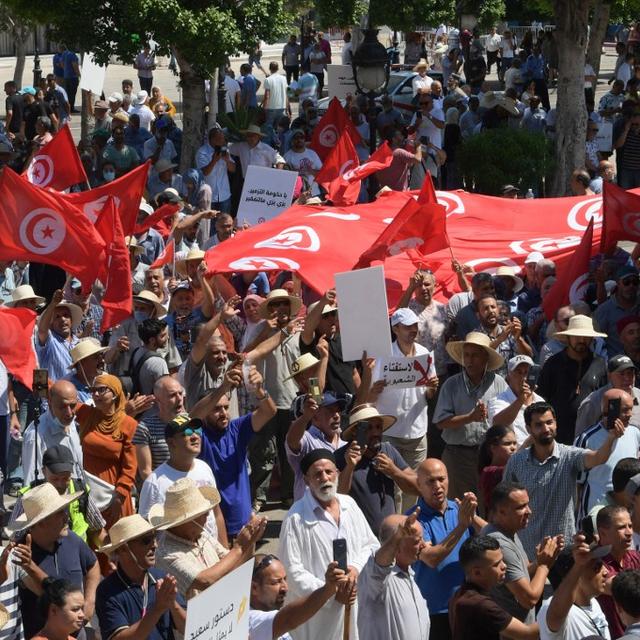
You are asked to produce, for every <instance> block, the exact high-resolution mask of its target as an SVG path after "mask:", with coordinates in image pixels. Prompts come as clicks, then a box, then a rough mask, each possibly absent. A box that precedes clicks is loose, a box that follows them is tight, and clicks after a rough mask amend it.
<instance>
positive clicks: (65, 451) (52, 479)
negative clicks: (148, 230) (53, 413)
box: [8, 444, 106, 543]
mask: <svg viewBox="0 0 640 640" xmlns="http://www.w3.org/2000/svg"><path fill="white" fill-rule="evenodd" d="M42 468H43V469H42V470H43V474H44V477H43V478H40V479H38V480H37V481H34V482H32V483H31V484H30V485H28V486H26V487H23V488H22V489H21V490H20V491H19V492H18V499H17V500H16V503H15V505H14V507H13V511H12V512H11V518H10V520H9V525H8V527H9V528H11V525H12V524H13V523H14V522H15V520H16V519H17V518H18V516H20V515H21V514H22V513H23V511H24V509H23V507H22V496H24V494H25V493H27V492H28V491H30V490H31V489H32V488H33V487H34V486H36V485H38V484H42V483H44V482H49V483H51V484H52V485H53V486H54V487H55V488H56V489H57V490H58V493H59V494H60V495H64V494H66V493H70V494H71V493H74V492H76V491H82V490H83V489H84V494H83V495H81V496H80V497H79V498H78V499H77V500H74V501H73V502H72V503H71V504H70V505H69V507H68V512H69V527H70V529H71V530H72V531H73V532H74V533H75V534H76V535H78V536H80V537H81V538H82V539H83V540H84V541H85V542H88V538H90V539H91V540H92V541H93V540H95V541H96V542H98V543H102V541H103V540H104V538H105V537H106V531H105V528H104V525H105V521H104V518H103V517H102V516H101V515H100V511H99V510H98V507H97V506H96V505H95V503H94V501H93V499H92V497H91V494H90V493H89V487H88V485H87V484H86V483H85V482H83V480H82V479H80V478H72V477H71V474H72V472H73V469H74V463H73V454H72V453H71V450H70V449H69V448H68V447H65V446H64V445H61V444H58V445H55V446H53V447H49V448H48V449H47V450H46V451H45V452H44V454H43V456H42ZM19 534H20V532H18V537H20V535H19Z"/></svg>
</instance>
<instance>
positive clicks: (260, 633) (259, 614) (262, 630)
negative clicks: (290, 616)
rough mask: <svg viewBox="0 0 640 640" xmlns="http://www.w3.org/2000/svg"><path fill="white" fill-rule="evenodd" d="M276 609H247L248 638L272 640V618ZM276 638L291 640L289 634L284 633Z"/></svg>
mask: <svg viewBox="0 0 640 640" xmlns="http://www.w3.org/2000/svg"><path fill="white" fill-rule="evenodd" d="M277 614H278V612H277V611H258V610H257V609H251V610H250V611H249V640H273V620H274V618H275V617H276V615H277ZM278 640H291V636H290V635H289V634H288V633H285V634H284V635H283V636H280V637H279V638H278Z"/></svg>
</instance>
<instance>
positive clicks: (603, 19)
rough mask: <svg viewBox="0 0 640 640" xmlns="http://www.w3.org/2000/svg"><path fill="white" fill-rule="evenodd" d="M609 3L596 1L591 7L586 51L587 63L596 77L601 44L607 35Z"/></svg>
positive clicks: (598, 68) (598, 70) (600, 55)
mask: <svg viewBox="0 0 640 640" xmlns="http://www.w3.org/2000/svg"><path fill="white" fill-rule="evenodd" d="M610 13H611V3H610V2H607V0H596V2H595V6H594V7H593V18H592V20H591V32H590V33H589V47H588V49H587V62H588V63H589V64H590V65H591V66H592V67H593V69H594V71H595V72H596V76H598V74H599V73H600V59H601V57H602V43H603V42H604V37H605V35H606V34H607V26H608V24H609V14H610Z"/></svg>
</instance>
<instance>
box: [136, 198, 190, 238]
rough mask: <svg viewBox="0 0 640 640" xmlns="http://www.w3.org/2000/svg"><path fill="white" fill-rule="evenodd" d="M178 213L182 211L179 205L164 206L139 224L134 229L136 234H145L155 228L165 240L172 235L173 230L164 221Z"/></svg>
mask: <svg viewBox="0 0 640 640" xmlns="http://www.w3.org/2000/svg"><path fill="white" fill-rule="evenodd" d="M178 211H180V205H179V204H168V203H167V204H163V205H162V206H161V207H159V208H158V209H156V210H155V211H154V212H153V213H152V214H151V215H150V216H149V217H148V218H147V219H146V220H145V221H144V222H143V223H142V224H137V225H136V228H135V229H134V233H135V234H136V235H137V234H139V233H144V232H145V231H146V230H147V229H151V227H154V228H155V229H156V230H157V231H159V232H160V233H161V234H162V236H163V237H164V238H166V237H167V236H168V235H169V234H170V233H171V228H170V227H169V225H167V223H166V222H165V221H164V219H165V218H168V217H170V216H174V215H175V214H176V213H177V212H178Z"/></svg>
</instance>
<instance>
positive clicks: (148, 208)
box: [138, 200, 153, 216]
mask: <svg viewBox="0 0 640 640" xmlns="http://www.w3.org/2000/svg"><path fill="white" fill-rule="evenodd" d="M138 211H144V212H145V213H146V214H147V215H148V216H150V215H151V214H152V213H153V207H152V206H151V205H150V204H149V203H148V202H147V201H146V200H141V201H140V206H139V207H138Z"/></svg>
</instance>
